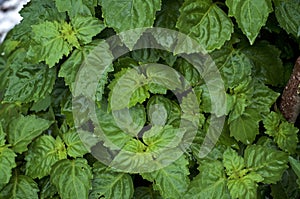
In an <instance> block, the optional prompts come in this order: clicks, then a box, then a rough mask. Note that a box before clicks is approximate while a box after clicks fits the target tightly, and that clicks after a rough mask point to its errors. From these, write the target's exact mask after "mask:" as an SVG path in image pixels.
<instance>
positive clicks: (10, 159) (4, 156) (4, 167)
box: [0, 145, 17, 190]
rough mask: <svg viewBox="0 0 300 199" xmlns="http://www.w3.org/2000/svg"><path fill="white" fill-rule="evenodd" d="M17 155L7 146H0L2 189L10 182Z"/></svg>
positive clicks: (0, 185)
mask: <svg viewBox="0 0 300 199" xmlns="http://www.w3.org/2000/svg"><path fill="white" fill-rule="evenodd" d="M16 156H17V155H16V154H15V153H14V152H13V150H11V149H10V148H8V147H7V146H3V145H2V146H0V165H1V167H0V179H1V181H0V190H1V189H2V188H3V187H4V185H5V184H7V183H8V182H9V179H10V177H11V176H12V169H13V168H14V167H16V166H17V165H16V163H15V157H16Z"/></svg>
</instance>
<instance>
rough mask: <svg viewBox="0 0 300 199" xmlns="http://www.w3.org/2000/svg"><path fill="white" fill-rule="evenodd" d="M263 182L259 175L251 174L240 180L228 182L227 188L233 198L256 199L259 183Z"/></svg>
mask: <svg viewBox="0 0 300 199" xmlns="http://www.w3.org/2000/svg"><path fill="white" fill-rule="evenodd" d="M262 180H263V178H262V177H261V176H260V175H259V174H257V173H255V172H251V173H249V174H247V175H245V176H243V177H241V178H239V179H232V180H228V183H227V186H228V189H229V191H230V195H231V197H232V198H243V199H244V198H245V199H256V198H257V187H258V184H257V183H258V182H261V181H262Z"/></svg>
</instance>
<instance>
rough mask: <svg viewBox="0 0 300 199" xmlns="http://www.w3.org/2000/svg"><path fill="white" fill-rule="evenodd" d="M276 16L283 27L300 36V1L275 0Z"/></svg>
mask: <svg viewBox="0 0 300 199" xmlns="http://www.w3.org/2000/svg"><path fill="white" fill-rule="evenodd" d="M274 3H275V14H276V18H277V20H278V22H279V24H280V26H281V27H282V28H284V29H285V30H286V32H287V33H290V34H292V35H293V36H294V37H300V2H299V1H298V0H289V1H285V0H274Z"/></svg>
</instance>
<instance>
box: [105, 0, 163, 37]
mask: <svg viewBox="0 0 300 199" xmlns="http://www.w3.org/2000/svg"><path fill="white" fill-rule="evenodd" d="M100 5H101V6H102V12H103V13H102V15H103V18H104V19H105V24H106V25H107V26H109V27H112V28H113V29H114V30H115V31H116V32H117V33H120V32H123V31H126V30H131V29H135V28H143V27H150V26H152V25H153V23H154V19H155V14H156V11H158V10H160V6H161V0H149V1H135V0H123V1H122V3H120V1H117V0H113V1H106V0H100ZM120 19H122V20H120Z"/></svg>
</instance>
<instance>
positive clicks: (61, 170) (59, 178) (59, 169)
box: [50, 158, 92, 199]
mask: <svg viewBox="0 0 300 199" xmlns="http://www.w3.org/2000/svg"><path fill="white" fill-rule="evenodd" d="M50 176H51V182H52V183H53V184H54V185H55V186H56V188H57V190H58V192H59V195H60V197H61V198H74V199H76V198H78V199H82V198H88V193H89V190H90V188H91V180H92V172H91V168H90V166H89V165H88V163H87V161H86V160H85V159H82V158H77V159H74V160H68V159H65V160H60V161H59V162H57V163H56V164H55V165H53V167H52V170H51V175H50Z"/></svg>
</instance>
